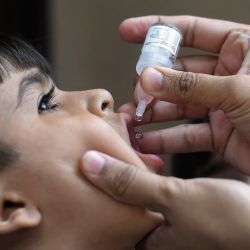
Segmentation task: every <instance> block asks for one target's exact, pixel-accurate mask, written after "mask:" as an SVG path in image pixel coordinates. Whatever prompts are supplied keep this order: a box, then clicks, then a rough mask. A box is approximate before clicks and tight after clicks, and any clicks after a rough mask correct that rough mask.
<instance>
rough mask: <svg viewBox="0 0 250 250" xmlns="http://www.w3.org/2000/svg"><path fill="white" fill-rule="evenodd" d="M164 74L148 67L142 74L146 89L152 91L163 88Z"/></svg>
mask: <svg viewBox="0 0 250 250" xmlns="http://www.w3.org/2000/svg"><path fill="white" fill-rule="evenodd" d="M162 79H163V75H162V73H160V72H159V71H157V70H155V69H153V68H147V69H145V70H144V72H143V75H142V82H143V86H144V87H145V89H147V90H148V91H150V92H158V91H160V90H161V86H162Z"/></svg>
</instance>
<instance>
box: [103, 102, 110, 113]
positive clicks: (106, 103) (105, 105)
mask: <svg viewBox="0 0 250 250" xmlns="http://www.w3.org/2000/svg"><path fill="white" fill-rule="evenodd" d="M108 107H109V102H103V103H102V111H105V110H106V109H107V108H108Z"/></svg>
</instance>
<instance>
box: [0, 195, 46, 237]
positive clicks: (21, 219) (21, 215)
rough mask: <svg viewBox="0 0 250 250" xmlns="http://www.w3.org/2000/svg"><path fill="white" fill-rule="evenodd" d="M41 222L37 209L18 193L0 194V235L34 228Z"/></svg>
mask: <svg viewBox="0 0 250 250" xmlns="http://www.w3.org/2000/svg"><path fill="white" fill-rule="evenodd" d="M40 222H41V213H40V211H39V209H38V208H37V207H36V206H35V205H34V204H33V203H32V202H31V201H29V200H26V199H25V198H23V197H22V196H21V195H19V194H18V193H11V194H6V195H5V194H0V234H7V233H11V232H14V231H17V230H19V229H22V228H31V227H36V226H38V225H39V224H40Z"/></svg>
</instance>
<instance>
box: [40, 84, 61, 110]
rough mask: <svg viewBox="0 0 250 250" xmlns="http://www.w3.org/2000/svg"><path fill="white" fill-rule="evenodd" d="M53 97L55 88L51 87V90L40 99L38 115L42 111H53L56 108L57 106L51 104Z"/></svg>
mask: <svg viewBox="0 0 250 250" xmlns="http://www.w3.org/2000/svg"><path fill="white" fill-rule="evenodd" d="M54 97H55V86H52V88H51V90H50V91H49V92H48V93H47V94H46V95H44V96H43V97H42V98H41V101H40V103H39V105H38V113H39V114H40V113H42V112H44V111H50V110H54V109H55V108H56V107H57V104H55V103H53V99H54Z"/></svg>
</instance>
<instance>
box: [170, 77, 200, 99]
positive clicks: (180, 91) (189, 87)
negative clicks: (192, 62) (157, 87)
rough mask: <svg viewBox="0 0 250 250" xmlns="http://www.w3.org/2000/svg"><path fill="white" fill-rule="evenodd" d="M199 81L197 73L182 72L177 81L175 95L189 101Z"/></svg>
mask: <svg viewBox="0 0 250 250" xmlns="http://www.w3.org/2000/svg"><path fill="white" fill-rule="evenodd" d="M196 83H197V75H196V74H194V73H192V72H182V73H181V74H180V75H179V76H178V77H177V78H176V82H175V87H174V91H175V95H176V97H177V98H179V99H180V100H181V101H183V102H188V100H189V98H190V97H191V96H192V95H193V93H194V90H195V85H196Z"/></svg>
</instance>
